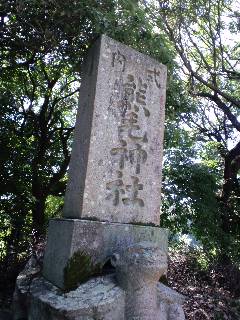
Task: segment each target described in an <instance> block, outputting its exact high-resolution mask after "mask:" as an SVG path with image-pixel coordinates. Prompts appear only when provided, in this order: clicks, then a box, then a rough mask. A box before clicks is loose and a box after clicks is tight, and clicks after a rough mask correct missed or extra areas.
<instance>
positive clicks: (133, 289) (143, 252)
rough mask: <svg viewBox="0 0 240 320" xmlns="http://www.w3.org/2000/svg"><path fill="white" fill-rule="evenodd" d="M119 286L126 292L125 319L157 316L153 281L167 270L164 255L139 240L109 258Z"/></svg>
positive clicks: (156, 247) (149, 319)
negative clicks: (113, 266)
mask: <svg viewBox="0 0 240 320" xmlns="http://www.w3.org/2000/svg"><path fill="white" fill-rule="evenodd" d="M112 263H113V265H115V267H116V277H117V280H118V284H119V286H120V287H121V288H122V289H123V290H124V292H125V293H126V303H125V317H126V319H141V320H153V319H157V318H158V314H159V305H158V296H157V284H158V281H159V279H160V277H161V276H162V275H163V273H166V271H167V255H166V252H163V251H162V250H161V249H159V247H158V246H157V245H156V244H154V243H152V242H146V241H145V242H139V243H135V244H133V245H130V246H128V247H127V248H124V249H121V250H120V251H119V252H118V253H115V254H114V255H113V257H112Z"/></svg>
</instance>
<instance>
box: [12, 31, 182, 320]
mask: <svg viewBox="0 0 240 320" xmlns="http://www.w3.org/2000/svg"><path fill="white" fill-rule="evenodd" d="M166 76H167V70H166V67H165V66H164V65H162V64H160V63H158V62H157V61H156V60H154V59H152V58H150V57H148V56H146V55H143V54H141V53H139V52H137V51H135V50H133V49H131V48H129V47H127V46H125V45H123V44H121V43H119V42H116V41H114V40H113V39H111V38H109V37H107V36H101V37H100V38H99V39H98V40H97V41H96V43H95V44H94V46H93V47H92V48H91V49H90V51H89V53H88V55H87V58H86V60H85V62H84V64H83V68H82V83H81V88H80V98H79V110H78V114H77V120H76V126H75V133H74V142H73V147H72V155H71V161H70V165H69V181H68V184H67V190H66V195H65V203H64V209H63V218H61V219H52V220H51V221H50V223H49V230H48V242H47V247H46V252H45V256H44V263H43V270H42V271H41V272H40V270H39V266H37V265H36V263H35V262H34V261H32V262H31V263H30V265H29V266H28V267H27V268H26V269H25V271H24V272H23V273H22V274H20V276H19V277H18V279H17V285H16V291H15V320H18V319H20V318H21V317H23V316H25V317H27V319H36V320H38V319H39V320H41V319H55V320H57V319H75V320H77V319H82V320H83V319H85V320H90V319H91V320H93V319H99V320H100V319H101V320H107V319H109V320H110V319H111V320H147V319H148V320H155V319H164V320H165V319H166V320H167V319H169V320H170V319H174V320H177V319H179V320H180V319H181V320H182V319H184V314H183V311H182V307H181V304H182V303H183V301H184V298H183V297H182V296H181V295H179V294H178V293H176V292H174V291H173V290H171V289H170V288H167V287H165V286H164V285H162V284H160V283H158V280H159V278H160V277H161V275H162V274H163V273H166V270H167V230H165V229H162V228H160V227H159V223H160V203H161V163H162V152H163V150H162V145H163V127H164V105H165V94H166ZM110 269H111V272H109V270H110ZM30 270H31V271H30ZM39 272H40V274H39ZM30 273H31V274H34V275H35V276H32V277H30V278H31V281H30V283H29V274H30ZM36 275H37V276H36ZM27 291H28V294H27ZM23 300H24V301H25V302H24V303H22V302H21V301H23Z"/></svg>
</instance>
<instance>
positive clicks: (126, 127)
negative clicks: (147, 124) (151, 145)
mask: <svg viewBox="0 0 240 320" xmlns="http://www.w3.org/2000/svg"><path fill="white" fill-rule="evenodd" d="M137 119H138V115H137V114H136V113H134V112H131V113H129V114H128V116H127V117H126V118H123V119H122V121H121V122H122V123H121V125H120V126H119V127H118V137H119V140H120V142H121V143H122V145H124V146H126V144H127V142H126V138H127V137H128V138H129V139H130V140H132V141H134V142H136V143H137V142H138V143H139V142H147V141H148V140H147V132H145V133H144V134H141V133H140V132H139V131H140V126H139V125H138V123H137ZM139 133H140V135H139Z"/></svg>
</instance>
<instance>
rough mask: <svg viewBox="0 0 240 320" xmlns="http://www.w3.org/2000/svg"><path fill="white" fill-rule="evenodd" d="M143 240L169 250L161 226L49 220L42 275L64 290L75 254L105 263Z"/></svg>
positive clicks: (166, 234)
mask: <svg viewBox="0 0 240 320" xmlns="http://www.w3.org/2000/svg"><path fill="white" fill-rule="evenodd" d="M142 241H151V242H152V243H153V244H155V245H157V246H158V247H159V248H160V249H161V250H162V251H163V252H165V254H166V253H167V244H168V232H167V230H166V229H162V228H159V227H152V226H141V225H131V224H123V223H122V224H121V223H107V222H99V221H88V220H79V219H53V220H50V223H49V229H48V242H47V248H46V252H45V256H44V268H43V275H44V277H45V278H46V279H47V280H49V281H51V282H52V283H53V284H54V285H55V286H57V287H59V288H62V289H65V286H64V269H65V268H66V266H67V263H68V262H69V261H70V260H71V258H72V257H73V255H74V253H76V252H84V253H85V254H87V255H89V256H90V257H91V259H92V261H93V263H100V264H101V265H104V263H106V262H107V260H108V259H110V258H111V256H112V255H113V253H115V252H118V251H120V250H122V249H124V248H127V247H128V246H130V245H132V244H135V243H138V242H142ZM76 281H77V279H76Z"/></svg>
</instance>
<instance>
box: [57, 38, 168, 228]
mask: <svg viewBox="0 0 240 320" xmlns="http://www.w3.org/2000/svg"><path fill="white" fill-rule="evenodd" d="M166 73H167V72H166V67H165V66H164V65H162V64H160V63H158V62H157V61H156V60H154V59H152V58H150V57H148V56H146V55H143V54H141V53H139V52H137V51H135V50H133V49H131V48H129V47H127V46H125V45H123V44H121V43H119V42H117V41H115V40H113V39H111V38H109V37H107V36H102V37H101V38H99V40H98V41H97V42H96V43H95V45H94V46H93V47H92V48H91V49H90V52H89V54H88V58H87V60H86V61H85V64H84V66H83V73H82V84H81V88H80V99H79V110H78V115H77V121H76V127H75V133H74V143H73V148H72V156H71V161H70V166H69V182H68V185H67V191H66V196H65V205H64V214H63V215H64V217H65V218H82V219H84V218H86V219H92V220H94V219H95V220H99V221H109V222H120V223H143V224H144V223H145V224H148V223H152V224H155V225H158V224H159V219H160V202H161V201H160V195H161V163H162V144H163V126H164V105H165V91H166Z"/></svg>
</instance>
